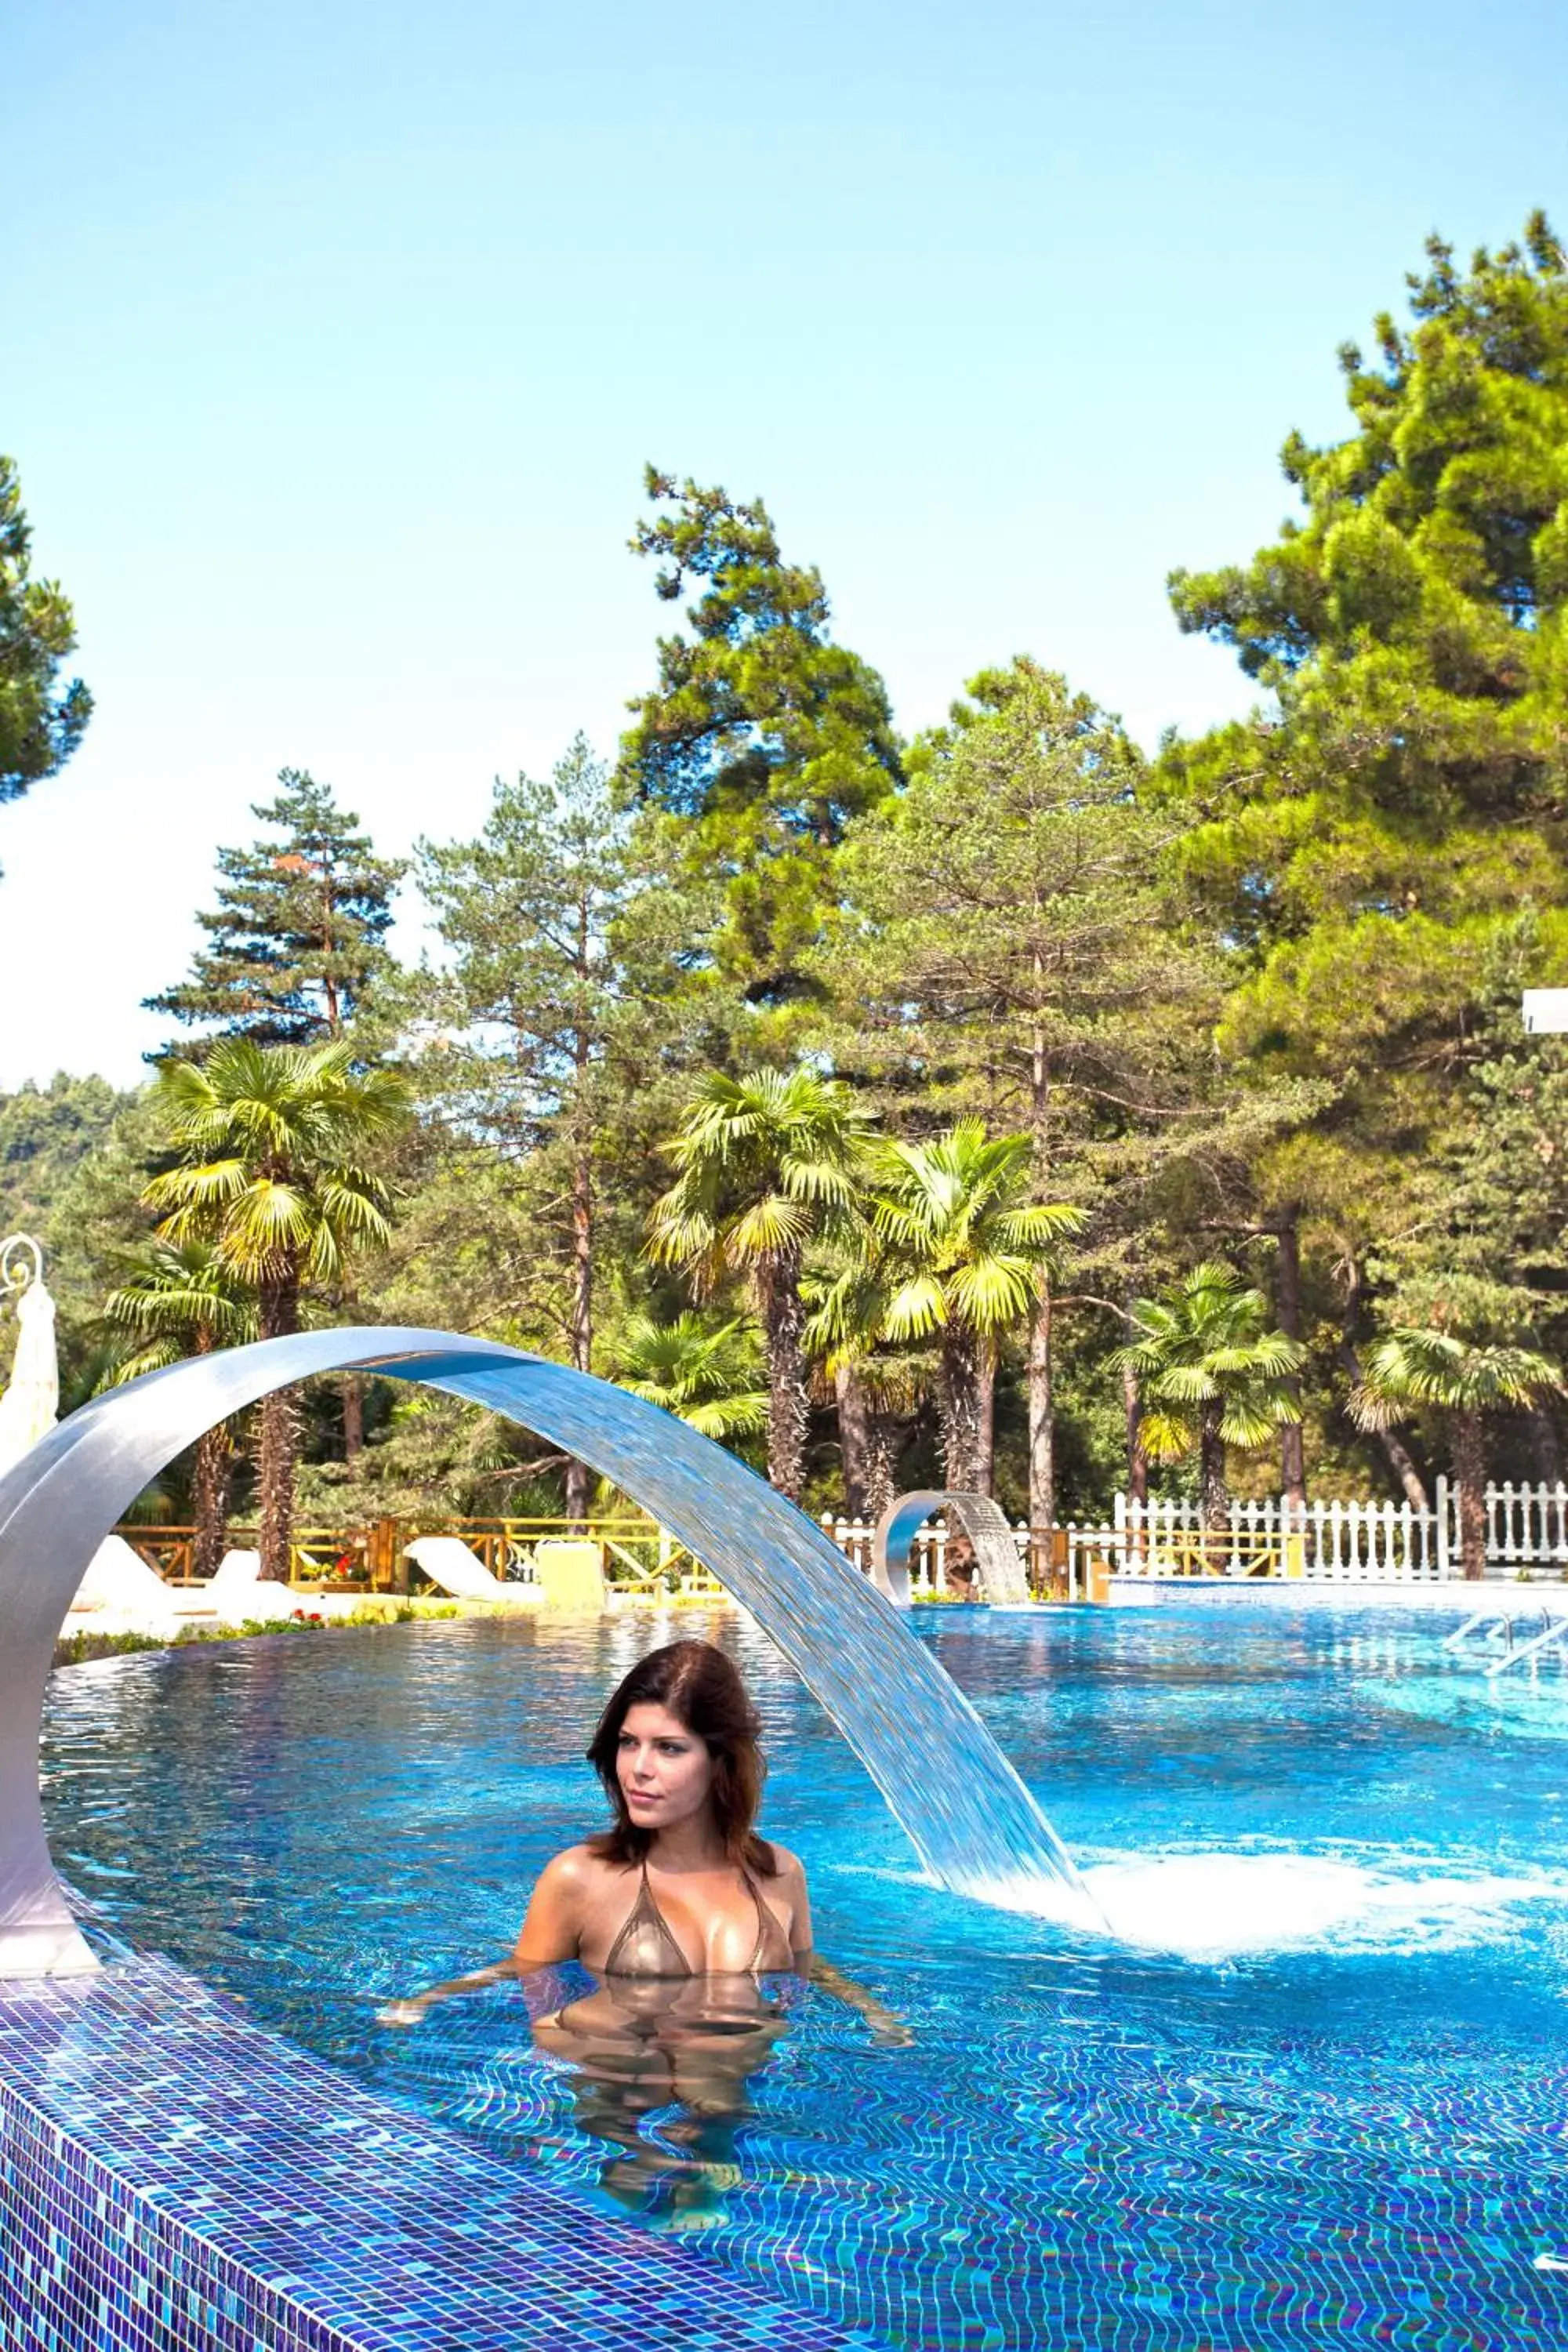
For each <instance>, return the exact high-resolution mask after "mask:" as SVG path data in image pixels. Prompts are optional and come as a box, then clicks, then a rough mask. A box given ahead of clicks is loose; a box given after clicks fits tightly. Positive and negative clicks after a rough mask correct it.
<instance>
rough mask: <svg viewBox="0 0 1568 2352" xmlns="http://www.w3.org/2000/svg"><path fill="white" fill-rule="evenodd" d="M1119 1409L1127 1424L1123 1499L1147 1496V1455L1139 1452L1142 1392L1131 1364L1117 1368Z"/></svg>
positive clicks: (1136, 1500)
mask: <svg viewBox="0 0 1568 2352" xmlns="http://www.w3.org/2000/svg"><path fill="white" fill-rule="evenodd" d="M1121 1410H1122V1413H1123V1415H1124V1417H1125V1419H1126V1423H1127V1499H1128V1501H1129V1502H1131V1503H1146V1502H1147V1501H1148V1499H1149V1456H1148V1455H1147V1454H1145V1453H1144V1451H1143V1436H1142V1431H1143V1392H1142V1390H1141V1389H1140V1387H1139V1385H1138V1374H1137V1372H1136V1371H1135V1370H1134V1369H1133V1367H1132V1366H1131V1364H1123V1365H1122V1367H1121Z"/></svg>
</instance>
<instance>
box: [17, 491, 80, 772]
mask: <svg viewBox="0 0 1568 2352" xmlns="http://www.w3.org/2000/svg"><path fill="white" fill-rule="evenodd" d="M31 544H32V534H31V532H30V530H29V529H28V527H27V518H26V514H25V513H24V512H23V510H22V490H21V485H20V483H19V482H18V480H17V478H16V467H15V465H14V464H13V463H12V460H11V459H10V458H9V457H0V801H9V800H16V799H17V798H18V797H19V796H20V794H22V793H25V792H26V790H27V788H28V786H29V785H30V784H35V783H37V782H38V781H39V780H40V778H42V777H44V776H52V775H53V774H54V773H55V772H56V770H57V769H58V768H61V767H63V766H64V765H65V762H66V761H68V759H69V758H70V755H71V753H72V752H73V751H75V750H76V747H77V745H78V744H79V742H80V740H81V738H82V732H83V730H84V729H85V728H86V726H87V722H88V720H89V718H90V717H91V716H92V697H91V695H90V694H89V692H88V690H87V688H86V687H85V686H84V685H83V684H82V682H81V680H80V678H79V677H77V678H72V680H71V681H70V683H69V685H68V686H66V687H64V688H61V687H60V686H59V685H58V674H59V667H60V664H61V663H62V662H63V661H64V660H65V658H66V656H67V655H68V654H70V653H72V652H74V650H75V648H76V621H75V618H74V616H73V614H72V612H71V608H70V604H69V601H68V598H67V597H66V596H65V595H63V594H62V593H61V591H60V589H59V586H58V583H56V582H55V581H52V580H35V579H34V578H33V577H32V558H31Z"/></svg>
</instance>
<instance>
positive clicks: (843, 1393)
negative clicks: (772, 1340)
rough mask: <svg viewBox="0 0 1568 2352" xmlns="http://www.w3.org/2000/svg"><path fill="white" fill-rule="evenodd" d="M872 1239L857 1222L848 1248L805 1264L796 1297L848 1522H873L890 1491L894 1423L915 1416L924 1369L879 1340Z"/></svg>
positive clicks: (884, 1291) (884, 1303)
mask: <svg viewBox="0 0 1568 2352" xmlns="http://www.w3.org/2000/svg"><path fill="white" fill-rule="evenodd" d="M882 1257H883V1253H882V1252H881V1251H880V1250H879V1246H878V1243H877V1236H876V1234H875V1233H874V1231H873V1230H872V1229H871V1228H870V1226H868V1225H863V1226H861V1228H860V1229H859V1231H858V1233H857V1234H856V1235H855V1239H854V1241H853V1242H851V1243H847V1244H840V1246H839V1247H838V1248H837V1249H835V1250H832V1251H824V1252H822V1253H821V1254H820V1255H818V1257H817V1259H816V1263H815V1264H808V1265H807V1267H806V1270H805V1275H804V1276H803V1277H802V1281H801V1295H802V1297H804V1298H805V1302H806V1305H807V1306H808V1307H810V1308H811V1309H812V1313H811V1318H810V1320H809V1322H808V1323H807V1324H806V1327H805V1349H806V1353H807V1354H808V1355H809V1356H810V1357H811V1359H812V1360H813V1361H814V1362H815V1363H816V1364H817V1365H819V1366H820V1368H821V1374H822V1384H823V1387H822V1392H823V1393H825V1394H826V1395H827V1396H829V1397H830V1398H831V1401H832V1402H833V1404H834V1405H835V1407H836V1408H837V1421H838V1453H839V1460H840V1463H841V1465H842V1467H843V1472H844V1499H845V1503H846V1505H847V1508H848V1512H849V1516H850V1517H851V1518H852V1519H869V1520H876V1519H879V1518H880V1517H881V1515H882V1513H883V1512H884V1511H885V1510H886V1509H887V1507H888V1505H889V1503H890V1502H891V1501H892V1499H893V1496H894V1494H895V1492H896V1474H897V1469H898V1455H899V1446H900V1437H901V1434H902V1427H901V1425H902V1424H903V1423H907V1422H908V1421H909V1420H910V1416H911V1415H912V1414H914V1413H915V1412H918V1410H919V1408H920V1405H921V1401H922V1400H923V1398H924V1397H925V1395H926V1393H927V1391H928V1388H929V1385H930V1366H929V1363H928V1362H927V1361H924V1360H922V1359H921V1355H920V1354H918V1353H912V1352H910V1350H908V1349H890V1348H889V1347H888V1346H887V1345H886V1343H885V1341H884V1339H883V1328H884V1324H885V1321H886V1318H887V1312H888V1303H889V1297H890V1296H891V1293H890V1291H889V1284H888V1279H887V1272H886V1268H885V1266H884V1265H883V1263H882Z"/></svg>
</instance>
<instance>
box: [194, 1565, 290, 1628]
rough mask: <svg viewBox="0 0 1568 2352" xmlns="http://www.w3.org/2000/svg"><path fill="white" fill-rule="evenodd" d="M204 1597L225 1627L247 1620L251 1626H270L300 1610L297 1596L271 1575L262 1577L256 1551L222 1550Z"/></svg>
mask: <svg viewBox="0 0 1568 2352" xmlns="http://www.w3.org/2000/svg"><path fill="white" fill-rule="evenodd" d="M206 1594H207V1600H208V1602H209V1604H210V1605H211V1606H212V1607H213V1608H214V1609H216V1611H217V1613H218V1615H219V1616H220V1617H221V1618H222V1620H223V1622H224V1623H225V1624H226V1625H238V1624H242V1623H244V1622H245V1621H246V1620H247V1619H248V1620H249V1621H250V1622H252V1623H254V1624H270V1623H273V1622H277V1621H278V1620H279V1619H280V1618H284V1617H292V1616H294V1615H295V1614H296V1612H298V1611H299V1609H300V1598H299V1595H298V1594H297V1593H294V1592H290V1591H289V1587H288V1586H287V1585H286V1584H279V1581H278V1579H277V1578H276V1577H275V1576H263V1575H262V1573H261V1554H260V1553H259V1552H258V1551H226V1552H225V1554H224V1556H223V1559H222V1560H221V1562H220V1563H219V1566H218V1572H217V1574H216V1576H215V1577H214V1578H213V1579H212V1580H211V1581H210V1583H209V1584H208V1585H207V1588H206Z"/></svg>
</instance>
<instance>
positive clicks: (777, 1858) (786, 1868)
mask: <svg viewBox="0 0 1568 2352" xmlns="http://www.w3.org/2000/svg"><path fill="white" fill-rule="evenodd" d="M768 1846H769V1849H770V1851H771V1852H772V1854H773V1868H774V1870H775V1871H776V1872H777V1874H778V1875H779V1877H780V1878H782V1879H783V1880H784V1882H785V1883H786V1884H787V1885H802V1886H804V1885H805V1863H804V1862H802V1860H801V1858H800V1856H799V1854H798V1853H792V1852H791V1851H790V1849H789V1847H788V1846H787V1845H780V1843H779V1842H778V1840H777V1838H770V1839H769V1840H768Z"/></svg>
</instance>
